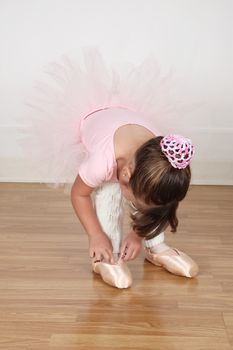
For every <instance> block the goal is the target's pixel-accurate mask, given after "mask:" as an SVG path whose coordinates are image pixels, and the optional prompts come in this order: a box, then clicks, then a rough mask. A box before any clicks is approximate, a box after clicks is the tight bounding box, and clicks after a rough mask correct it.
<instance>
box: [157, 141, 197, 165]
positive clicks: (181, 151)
mask: <svg viewBox="0 0 233 350" xmlns="http://www.w3.org/2000/svg"><path fill="white" fill-rule="evenodd" d="M160 146H161V149H162V152H163V153H164V154H165V156H166V157H167V159H168V161H169V162H170V163H171V165H172V166H173V167H174V168H178V169H184V168H186V167H187V165H189V163H190V162H191V159H192V157H193V154H194V146H193V143H192V141H191V140H190V139H187V138H185V137H183V136H181V135H175V134H171V135H167V136H164V137H163V138H162V140H161V141H160Z"/></svg>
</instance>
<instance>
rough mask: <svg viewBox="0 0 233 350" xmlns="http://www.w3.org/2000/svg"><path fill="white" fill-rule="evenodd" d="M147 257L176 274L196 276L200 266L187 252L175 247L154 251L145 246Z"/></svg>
mask: <svg viewBox="0 0 233 350" xmlns="http://www.w3.org/2000/svg"><path fill="white" fill-rule="evenodd" d="M145 258H146V259H147V260H148V261H150V262H151V263H152V264H154V265H156V266H162V267H164V268H165V269H166V270H167V271H169V272H171V273H173V274H174V275H179V276H185V277H190V278H191V277H195V276H196V275H197V274H198V271H199V268H198V266H197V264H196V263H195V261H193V260H192V259H191V258H190V257H189V256H188V255H187V254H185V253H183V252H181V251H180V250H178V249H175V248H169V249H167V250H165V251H163V252H161V253H158V254H156V253H154V252H152V250H151V249H150V248H145Z"/></svg>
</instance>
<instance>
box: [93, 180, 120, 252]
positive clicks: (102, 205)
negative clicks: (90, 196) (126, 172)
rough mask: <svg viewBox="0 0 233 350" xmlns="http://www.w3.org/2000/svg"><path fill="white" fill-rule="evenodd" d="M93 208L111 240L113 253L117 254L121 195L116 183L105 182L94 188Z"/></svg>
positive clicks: (118, 250)
mask: <svg viewBox="0 0 233 350" xmlns="http://www.w3.org/2000/svg"><path fill="white" fill-rule="evenodd" d="M95 210H96V215H97V217H98V219H99V222H100V224H101V226H102V229H103V231H104V232H105V233H106V235H107V236H108V237H109V238H110V240H111V242H112V245H113V253H114V254H118V253H119V252H120V244H121V236H122V217H123V210H122V195H121V189H120V186H119V184H118V183H107V184H105V185H103V186H100V187H99V188H98V189H97V190H96V194H95Z"/></svg>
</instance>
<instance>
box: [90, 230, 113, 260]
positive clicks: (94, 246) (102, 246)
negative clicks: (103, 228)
mask: <svg viewBox="0 0 233 350" xmlns="http://www.w3.org/2000/svg"><path fill="white" fill-rule="evenodd" d="M89 252H90V257H91V258H94V261H96V260H98V261H102V260H104V261H106V262H110V263H112V264H114V258H113V247H112V243H111V241H110V239H109V238H108V236H107V235H106V234H105V233H104V232H103V233H96V234H93V235H92V236H91V237H89Z"/></svg>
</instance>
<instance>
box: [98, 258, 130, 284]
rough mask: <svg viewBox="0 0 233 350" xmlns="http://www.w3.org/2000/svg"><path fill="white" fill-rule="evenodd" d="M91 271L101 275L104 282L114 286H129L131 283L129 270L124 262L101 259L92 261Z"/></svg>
mask: <svg viewBox="0 0 233 350" xmlns="http://www.w3.org/2000/svg"><path fill="white" fill-rule="evenodd" d="M92 267H93V271H94V272H96V273H98V274H99V275H101V277H102V279H103V280H104V282H106V283H107V284H110V286H113V287H116V288H129V287H130V286H131V285H132V282H133V281H132V276H131V272H130V270H129V268H128V266H127V265H126V263H124V262H117V263H115V264H109V263H106V262H102V261H96V262H94V261H93V262H92Z"/></svg>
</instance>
